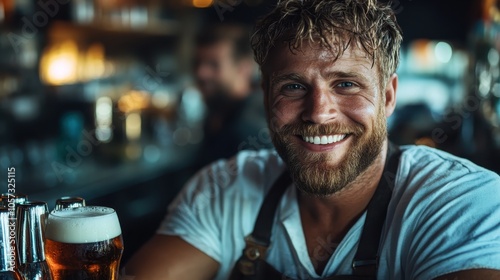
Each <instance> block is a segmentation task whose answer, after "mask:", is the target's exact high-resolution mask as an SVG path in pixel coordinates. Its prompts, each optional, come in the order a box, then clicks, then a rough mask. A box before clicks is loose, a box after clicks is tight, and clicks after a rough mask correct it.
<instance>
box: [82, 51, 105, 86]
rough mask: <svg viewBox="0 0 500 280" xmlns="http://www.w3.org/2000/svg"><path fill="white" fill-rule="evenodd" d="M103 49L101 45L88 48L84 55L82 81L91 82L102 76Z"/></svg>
mask: <svg viewBox="0 0 500 280" xmlns="http://www.w3.org/2000/svg"><path fill="white" fill-rule="evenodd" d="M104 63H105V59H104V47H103V46H102V44H99V43H95V44H93V45H91V46H90V47H89V49H88V50H87V52H86V54H85V61H84V66H83V73H81V78H82V79H83V80H92V79H96V78H100V77H102V76H104V70H105V65H104Z"/></svg>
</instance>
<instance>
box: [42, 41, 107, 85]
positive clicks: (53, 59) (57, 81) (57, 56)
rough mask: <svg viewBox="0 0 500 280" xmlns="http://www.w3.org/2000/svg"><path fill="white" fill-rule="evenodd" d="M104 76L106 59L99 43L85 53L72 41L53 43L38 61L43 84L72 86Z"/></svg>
mask: <svg viewBox="0 0 500 280" xmlns="http://www.w3.org/2000/svg"><path fill="white" fill-rule="evenodd" d="M108 72H109V71H108ZM108 75H109V74H108ZM104 76H106V59H105V56H104V47H103V46H102V44H99V43H96V44H92V45H91V46H90V47H89V48H88V49H87V50H86V51H85V53H83V52H82V51H81V50H80V49H79V48H78V46H77V44H76V42H74V41H64V42H60V43H53V44H51V45H49V46H48V47H47V48H46V49H45V50H44V52H43V54H42V58H41V60H40V78H41V80H42V82H44V83H45V84H49V85H66V84H74V83H77V82H86V81H89V80H93V79H99V78H102V77H104Z"/></svg>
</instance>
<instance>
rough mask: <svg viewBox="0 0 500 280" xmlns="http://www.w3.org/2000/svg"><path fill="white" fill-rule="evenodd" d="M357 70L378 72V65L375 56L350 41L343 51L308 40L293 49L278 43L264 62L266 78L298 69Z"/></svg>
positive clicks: (305, 71)
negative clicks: (371, 56) (376, 65)
mask: <svg viewBox="0 0 500 280" xmlns="http://www.w3.org/2000/svg"><path fill="white" fill-rule="evenodd" d="M312 71H313V72H318V71H319V72H321V71H325V72H329V71H340V72H356V73H358V74H360V75H370V76H371V75H377V74H378V69H377V67H375V64H374V63H373V60H372V59H371V58H370V57H369V56H368V54H367V53H366V52H365V51H364V50H363V49H362V48H360V47H359V46H358V45H357V44H350V45H349V47H348V48H347V49H345V50H344V51H343V52H342V53H341V54H338V52H336V51H335V50H333V51H332V50H330V49H327V48H325V47H323V46H321V45H320V44H319V43H309V42H306V43H304V44H303V45H302V46H301V47H300V48H298V49H296V50H295V49H294V50H291V49H290V47H289V46H288V44H285V43H283V44H281V45H277V46H276V47H274V48H273V49H272V50H271V51H270V53H269V56H268V59H267V61H266V63H265V64H264V65H263V66H262V74H263V76H264V77H265V78H272V77H273V76H277V75H280V74H284V73H289V72H294V73H295V72H297V73H300V74H308V72H312Z"/></svg>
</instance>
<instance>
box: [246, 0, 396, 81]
mask: <svg viewBox="0 0 500 280" xmlns="http://www.w3.org/2000/svg"><path fill="white" fill-rule="evenodd" d="M307 40H308V41H310V42H313V43H315V42H319V43H320V44H321V46H322V47H324V48H327V49H329V50H331V51H332V52H333V53H334V54H335V56H336V59H337V58H338V57H340V56H341V55H342V54H343V52H344V51H345V50H346V49H347V48H349V46H350V44H352V43H355V44H358V45H359V46H361V47H362V48H363V49H364V51H365V52H366V53H367V55H368V56H369V58H370V59H371V60H372V62H373V64H374V65H376V66H378V69H379V71H380V76H381V78H382V80H381V81H387V79H388V78H389V77H390V76H391V75H392V74H393V73H395V72H396V68H397V66H398V63H399V48H400V45H401V41H402V32H401V28H400V27H399V25H398V23H397V22H396V17H395V15H394V12H393V11H392V9H391V7H390V4H389V3H385V4H384V3H379V2H378V1H377V0H281V1H279V2H278V4H277V6H276V8H275V9H274V10H273V11H272V12H271V13H269V14H268V15H266V16H265V17H264V18H262V19H261V20H259V21H258V22H257V25H256V27H255V32H254V34H253V36H252V40H251V45H252V49H253V51H254V55H255V60H256V62H257V63H258V64H259V65H260V66H261V67H262V66H263V65H264V64H265V63H266V60H267V58H268V54H269V52H270V51H271V49H272V48H273V47H274V46H276V45H278V44H280V43H283V42H285V43H288V46H289V48H290V50H291V51H292V52H294V51H296V50H299V49H300V48H301V46H302V43H303V42H304V41H307Z"/></svg>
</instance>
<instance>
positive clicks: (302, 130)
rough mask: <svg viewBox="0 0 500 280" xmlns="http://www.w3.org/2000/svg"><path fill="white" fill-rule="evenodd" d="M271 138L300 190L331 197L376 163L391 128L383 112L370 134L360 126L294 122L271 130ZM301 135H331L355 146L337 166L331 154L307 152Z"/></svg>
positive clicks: (308, 136) (309, 136) (306, 136)
mask: <svg viewBox="0 0 500 280" xmlns="http://www.w3.org/2000/svg"><path fill="white" fill-rule="evenodd" d="M271 135H272V139H273V144H274V146H275V147H276V150H277V151H278V153H279V155H280V156H281V157H282V158H283V160H284V161H285V162H286V164H287V165H288V168H289V170H290V173H291V175H292V177H293V180H294V182H295V185H296V186H297V188H298V189H299V190H300V191H301V192H303V193H305V194H309V195H314V196H328V195H331V194H335V193H337V192H339V191H341V190H343V189H344V188H345V187H346V186H348V185H349V183H351V182H352V181H354V180H355V179H356V178H357V177H358V176H359V175H360V174H361V173H362V172H363V171H365V170H366V169H367V168H368V167H369V166H370V165H371V164H372V163H373V162H374V161H375V159H376V158H377V156H378V155H379V154H380V152H381V151H382V146H383V143H384V141H385V139H386V138H387V127H386V120H385V116H384V114H383V112H380V113H379V118H377V122H376V124H375V128H374V129H373V131H372V132H371V133H369V134H367V131H366V129H365V128H364V127H363V126H362V125H360V124H352V125H346V124H338V123H331V124H310V123H293V124H287V125H284V126H283V127H281V128H279V129H277V130H275V131H274V130H273V129H271ZM297 135H300V136H301V137H305V138H311V137H315V136H317V135H329V136H332V137H333V138H335V139H332V140H340V141H344V140H346V138H351V143H352V146H351V147H350V149H349V152H348V153H347V154H346V155H345V157H344V159H343V160H341V161H340V162H338V163H333V162H332V161H331V156H330V154H329V153H311V152H309V151H307V150H304V149H303V147H301V146H300V145H298V144H297V143H296V141H294V138H296V137H297ZM308 140H309V139H308ZM313 141H314V140H313ZM320 141H321V139H320ZM340 141H339V142H340ZM332 153H335V151H333V152H332Z"/></svg>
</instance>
